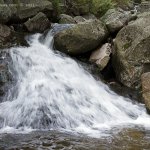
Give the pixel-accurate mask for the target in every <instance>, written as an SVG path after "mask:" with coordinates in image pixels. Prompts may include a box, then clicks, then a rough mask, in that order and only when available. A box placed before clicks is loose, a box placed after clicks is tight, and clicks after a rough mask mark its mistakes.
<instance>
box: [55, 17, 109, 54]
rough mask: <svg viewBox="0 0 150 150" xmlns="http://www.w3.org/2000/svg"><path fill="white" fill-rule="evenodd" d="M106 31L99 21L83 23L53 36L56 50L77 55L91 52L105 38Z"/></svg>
mask: <svg viewBox="0 0 150 150" xmlns="http://www.w3.org/2000/svg"><path fill="white" fill-rule="evenodd" d="M107 34H108V32H107V29H106V27H105V26H104V24H103V23H102V22H101V21H99V20H90V21H85V22H82V23H80V24H77V25H74V26H73V27H71V28H69V29H66V30H63V31H61V32H59V33H58V34H56V35H55V36H54V45H55V47H56V49H57V50H60V51H62V52H65V53H68V54H71V55H78V54H83V53H85V52H88V51H92V50H94V49H95V48H97V46H99V45H101V44H102V42H103V41H104V40H105V39H106V38H107Z"/></svg>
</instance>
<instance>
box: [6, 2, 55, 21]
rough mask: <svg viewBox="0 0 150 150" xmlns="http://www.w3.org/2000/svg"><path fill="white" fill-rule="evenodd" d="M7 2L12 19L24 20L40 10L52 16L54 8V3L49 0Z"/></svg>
mask: <svg viewBox="0 0 150 150" xmlns="http://www.w3.org/2000/svg"><path fill="white" fill-rule="evenodd" d="M5 4H8V5H9V8H10V9H11V12H12V16H11V21H24V20H26V19H28V18H30V17H33V16H35V15H37V13H38V12H44V13H45V14H46V15H48V16H51V13H52V10H53V6H52V3H51V2H50V1H48V0H42V1H41V0H25V1H24V0H17V1H14V0H5Z"/></svg>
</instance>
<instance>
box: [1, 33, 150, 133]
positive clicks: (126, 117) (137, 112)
mask: <svg viewBox="0 0 150 150" xmlns="http://www.w3.org/2000/svg"><path fill="white" fill-rule="evenodd" d="M41 36H42V35H40V34H35V35H33V36H31V37H30V40H29V43H30V47H17V48H11V57H12V60H13V66H14V69H15V71H16V72H17V74H16V76H17V80H18V82H17V85H16V86H17V90H16V91H14V92H16V93H17V94H16V95H15V96H14V97H13V99H9V100H7V101H5V102H2V103H1V104H0V127H1V130H2V131H3V130H4V129H5V128H8V127H9V128H14V129H18V130H19V129H21V130H25V129H29V128H30V129H48V130H49V129H58V130H62V129H63V130H66V131H77V132H81V133H87V134H89V135H90V134H94V133H99V132H101V131H103V130H105V129H108V128H111V127H114V126H122V125H130V124H135V125H142V126H147V127H149V126H150V117H149V116H148V115H147V114H146V110H145V108H144V107H143V106H142V105H139V104H133V103H132V101H131V100H129V99H126V98H124V97H121V96H119V95H117V94H115V93H114V92H112V91H110V89H109V88H108V87H107V85H105V84H103V83H102V82H100V81H96V80H95V79H94V78H93V77H92V76H91V75H90V74H89V73H88V72H86V71H85V70H84V69H83V68H82V67H81V66H80V65H79V64H77V63H76V62H75V61H74V60H72V59H71V58H68V57H65V56H62V55H61V54H59V53H55V51H53V48H52V45H53V35H52V31H50V32H49V33H48V35H47V37H46V38H45V40H44V41H42V42H40V40H39V39H40V37H41ZM8 97H9V96H8Z"/></svg>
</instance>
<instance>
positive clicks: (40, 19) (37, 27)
mask: <svg viewBox="0 0 150 150" xmlns="http://www.w3.org/2000/svg"><path fill="white" fill-rule="evenodd" d="M24 25H25V27H26V29H27V30H28V31H29V32H43V31H45V30H46V29H48V28H49V27H50V22H49V20H48V18H47V17H46V15H45V14H43V13H41V12H40V13H38V14H37V15H36V16H34V17H33V18H31V19H29V20H28V21H27V22H25V23H24Z"/></svg>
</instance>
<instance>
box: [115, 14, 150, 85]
mask: <svg viewBox="0 0 150 150" xmlns="http://www.w3.org/2000/svg"><path fill="white" fill-rule="evenodd" d="M113 67H114V69H115V72H116V76H117V79H118V80H119V81H120V82H121V83H123V84H124V85H126V86H128V87H131V88H139V87H140V77H141V74H142V73H144V72H146V71H148V70H149V69H150V16H146V17H141V18H139V19H137V20H136V21H134V22H132V23H130V24H129V25H128V26H126V27H124V28H123V29H122V30H121V31H120V32H119V33H118V35H117V37H116V39H115V51H114V52H113Z"/></svg>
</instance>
